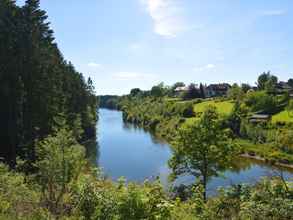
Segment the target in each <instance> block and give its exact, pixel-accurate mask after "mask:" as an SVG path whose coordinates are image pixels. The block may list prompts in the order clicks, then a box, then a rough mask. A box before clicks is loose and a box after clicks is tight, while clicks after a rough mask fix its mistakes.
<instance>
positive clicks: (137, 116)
mask: <svg viewBox="0 0 293 220" xmlns="http://www.w3.org/2000/svg"><path fill="white" fill-rule="evenodd" d="M120 105H121V106H122V110H123V118H124V120H126V121H128V122H133V123H136V124H138V125H141V126H143V127H145V128H147V129H151V130H152V131H153V132H155V133H156V135H158V136H162V137H165V138H166V139H168V140H170V139H172V138H173V137H174V135H175V133H176V130H177V128H179V126H180V125H181V124H182V123H183V122H184V121H185V119H186V118H189V117H192V116H194V113H193V104H192V102H183V103H181V102H176V101H169V100H168V99H166V98H162V99H155V98H150V97H147V98H141V97H139V98H135V97H124V98H123V99H122V100H121V102H120Z"/></svg>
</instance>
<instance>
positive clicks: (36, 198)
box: [0, 126, 293, 220]
mask: <svg viewBox="0 0 293 220" xmlns="http://www.w3.org/2000/svg"><path fill="white" fill-rule="evenodd" d="M35 147H36V150H37V152H38V153H37V155H38V158H39V160H38V161H37V162H36V163H35V168H36V170H37V171H36V172H34V173H33V174H31V175H28V174H25V173H24V171H25V167H24V165H25V163H24V162H22V161H18V166H17V168H16V169H15V170H10V169H9V168H8V167H7V166H5V165H4V164H0V219H5V220H12V219H13V220H18V219H27V220H42V219H44V220H45V219H52V220H53V219H64V220H65V219H72V220H73V219H97V220H105V219H109V220H125V219H129V220H140V219H141V220H143V219H149V220H159V219H161V220H173V219H174V220H179V219H180V220H181V219H185V220H204V219H211V220H213V219H223V220H224V219H225V220H226V219H255V220H259V219H272V220H273V219H280V220H281V219H289V220H290V219H292V216H293V215H292V214H293V208H292V207H293V186H292V183H290V182H286V181H284V179H283V178H282V175H281V174H280V177H279V178H273V179H264V180H262V181H261V182H259V183H257V184H256V185H255V186H248V185H235V186H232V187H231V188H229V189H225V190H224V189H222V190H220V191H219V194H218V196H217V197H211V198H209V199H208V200H205V198H204V194H203V192H204V189H203V188H202V187H201V185H197V184H196V185H195V186H194V187H193V188H192V189H191V193H188V194H187V195H188V196H184V194H182V193H177V194H174V193H171V194H169V193H167V192H166V191H164V190H163V188H162V186H161V185H160V183H159V182H148V181H145V182H144V183H141V184H136V183H126V181H125V180H124V179H120V180H119V181H117V182H113V181H111V180H108V179H105V178H104V177H103V175H102V174H101V173H100V172H99V170H97V169H95V168H93V167H91V166H89V164H88V162H87V160H86V159H85V157H84V155H85V154H84V148H83V147H81V146H80V145H79V144H78V143H77V141H76V140H75V138H74V136H73V134H72V132H71V131H70V130H68V128H67V127H66V126H65V127H60V128H56V129H55V132H54V133H53V134H52V135H50V136H48V137H47V138H45V139H44V140H42V141H39V142H37V143H36V146H35ZM219 147H220V145H219ZM219 149H220V148H219ZM214 159H216V158H214ZM218 159H219V158H218ZM218 159H216V160H215V161H218ZM213 161H214V160H213ZM216 164H218V163H214V162H211V165H212V166H211V168H212V169H213V168H215V166H214V165H216ZM209 167H210V166H209Z"/></svg>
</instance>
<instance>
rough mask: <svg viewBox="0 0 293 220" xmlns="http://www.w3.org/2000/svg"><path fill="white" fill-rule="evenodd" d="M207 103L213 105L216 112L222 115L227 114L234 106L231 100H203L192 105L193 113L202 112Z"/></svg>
mask: <svg viewBox="0 0 293 220" xmlns="http://www.w3.org/2000/svg"><path fill="white" fill-rule="evenodd" d="M208 105H212V106H215V107H216V108H217V110H218V112H219V113H220V114H222V115H227V114H229V113H230V112H231V111H232V109H233V106H234V103H233V102H232V101H216V100H211V101H205V102H201V103H198V104H195V105H194V112H195V113H202V112H203V111H204V110H205V108H206V107H207V106H208Z"/></svg>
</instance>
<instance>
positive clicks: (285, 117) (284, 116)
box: [272, 110, 293, 123]
mask: <svg viewBox="0 0 293 220" xmlns="http://www.w3.org/2000/svg"><path fill="white" fill-rule="evenodd" d="M272 122H273V123H276V122H286V123H288V122H291V123H293V117H292V116H291V117H290V116H289V114H288V112H287V111H286V110H284V111H282V112H279V113H278V114H275V115H273V117H272Z"/></svg>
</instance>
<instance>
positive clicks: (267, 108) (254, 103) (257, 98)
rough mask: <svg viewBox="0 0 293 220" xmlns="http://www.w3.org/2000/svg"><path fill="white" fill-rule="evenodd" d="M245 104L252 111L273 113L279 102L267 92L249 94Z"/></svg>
mask: <svg viewBox="0 0 293 220" xmlns="http://www.w3.org/2000/svg"><path fill="white" fill-rule="evenodd" d="M245 104H246V105H247V106H248V107H250V108H251V111H253V112H258V111H263V112H266V113H273V112H275V111H276V108H277V100H276V98H275V97H274V96H272V95H268V94H267V93H266V92H265V91H259V92H250V93H248V94H247V96H246V99H245Z"/></svg>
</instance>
